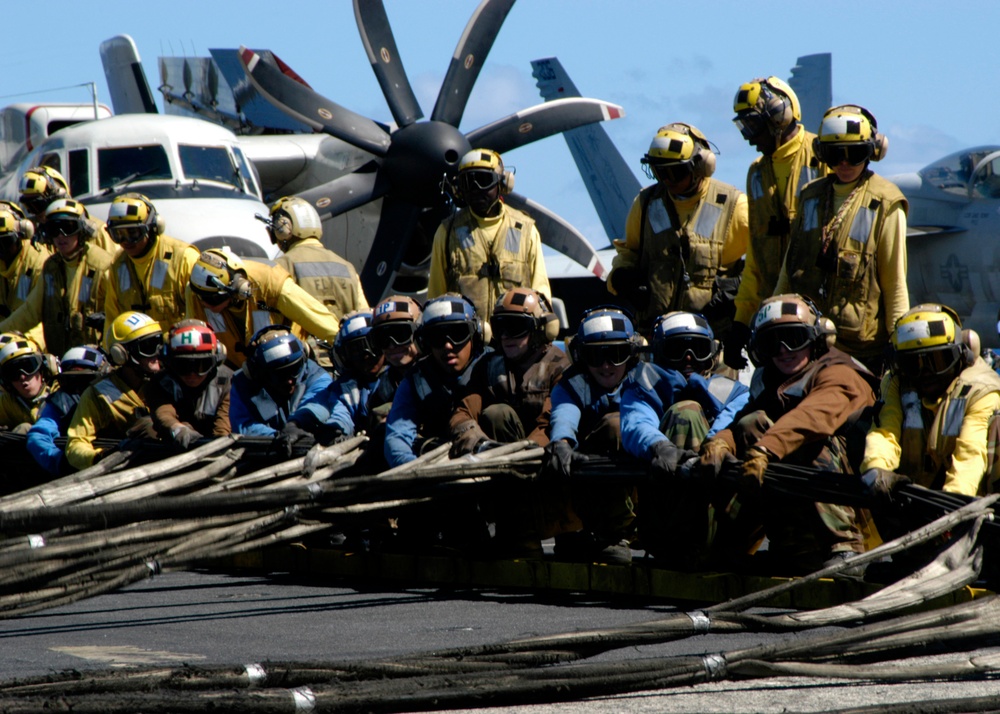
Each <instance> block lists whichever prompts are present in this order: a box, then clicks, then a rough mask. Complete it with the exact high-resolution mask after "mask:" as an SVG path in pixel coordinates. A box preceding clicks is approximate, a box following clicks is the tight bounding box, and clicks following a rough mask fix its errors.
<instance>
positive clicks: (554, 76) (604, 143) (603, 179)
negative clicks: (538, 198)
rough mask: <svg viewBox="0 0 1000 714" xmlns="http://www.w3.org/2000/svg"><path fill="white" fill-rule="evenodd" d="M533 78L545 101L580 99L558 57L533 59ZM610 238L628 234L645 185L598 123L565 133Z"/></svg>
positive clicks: (564, 135)
mask: <svg viewBox="0 0 1000 714" xmlns="http://www.w3.org/2000/svg"><path fill="white" fill-rule="evenodd" d="M531 69H532V72H531V73H532V76H533V77H535V79H536V80H537V85H538V89H539V92H540V93H541V95H542V98H543V99H544V100H545V101H547V102H548V101H551V100H555V99H566V98H569V97H579V96H580V92H579V90H578V89H577V88H576V85H574V84H573V81H572V80H571V79H570V78H569V75H568V74H567V73H566V70H564V69H563V66H562V64H561V63H560V62H559V60H558V59H556V58H555V57H548V58H546V59H537V60H533V61H532V63H531ZM563 137H565V139H566V144H567V145H568V146H569V151H570V153H571V154H572V155H573V160H574V161H575V162H576V166H577V169H579V171H580V176H581V177H582V178H583V183H584V185H585V186H586V187H587V192H588V193H589V194H590V199H591V201H592V202H593V204H594V208H595V209H596V210H597V215H598V217H599V218H600V219H601V225H603V226H604V232H605V233H607V236H608V239H609V240H613V239H615V238H621V237H622V236H624V235H625V219H626V218H627V217H628V212H629V209H630V208H631V206H632V200H633V199H634V198H635V197H636V195H638V193H639V190H640V189H641V188H642V185H641V184H640V183H639V180H638V179H636V177H635V174H633V173H632V170H631V169H629V167H628V164H627V163H626V162H625V159H624V158H622V155H621V154H620V153H619V152H618V149H617V148H615V145H614V144H613V143H612V142H611V138H610V137H609V136H608V133H607V132H606V131H605V130H604V128H603V127H602V126H600V125H598V124H591V125H589V126H581V127H577V128H575V129H571V130H569V131H565V132H563Z"/></svg>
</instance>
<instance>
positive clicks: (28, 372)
mask: <svg viewBox="0 0 1000 714" xmlns="http://www.w3.org/2000/svg"><path fill="white" fill-rule="evenodd" d="M41 369H42V357H41V355H26V356H24V357H21V358H19V359H15V360H12V361H11V362H8V363H7V364H5V365H4V366H3V372H2V375H3V379H4V381H6V382H13V381H14V380H15V379H18V378H19V377H21V376H24V377H33V376H34V375H36V374H38V373H39V372H40V371H41Z"/></svg>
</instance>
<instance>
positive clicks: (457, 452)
mask: <svg viewBox="0 0 1000 714" xmlns="http://www.w3.org/2000/svg"><path fill="white" fill-rule="evenodd" d="M451 438H452V442H451V449H450V450H449V451H448V456H449V458H452V459H457V458H459V457H461V456H465V455H466V454H474V453H476V447H477V446H478V445H479V442H481V441H487V438H486V434H485V433H484V432H483V430H482V429H480V428H479V425H478V424H476V422H474V421H472V420H471V419H470V420H468V421H465V422H463V423H462V424H460V425H459V426H457V427H455V428H454V429H452V430H451Z"/></svg>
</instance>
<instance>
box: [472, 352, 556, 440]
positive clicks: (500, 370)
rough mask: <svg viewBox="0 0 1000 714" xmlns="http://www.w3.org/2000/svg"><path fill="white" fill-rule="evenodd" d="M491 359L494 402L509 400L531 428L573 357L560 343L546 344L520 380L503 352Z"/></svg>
mask: <svg viewBox="0 0 1000 714" xmlns="http://www.w3.org/2000/svg"><path fill="white" fill-rule="evenodd" d="M488 360H489V361H488V362H487V364H486V378H487V384H488V385H489V386H488V389H489V390H490V392H491V394H492V395H493V401H494V403H502V404H509V405H510V406H511V407H512V408H513V409H514V411H516V412H517V416H518V418H519V419H520V420H521V423H522V424H523V425H524V426H525V429H528V430H529V431H530V429H531V428H532V425H534V424H535V422H536V421H537V420H538V416H539V415H540V414H541V413H542V411H543V409H544V408H545V400H546V399H547V398H548V397H549V395H550V394H551V393H552V387H554V386H555V385H556V382H557V381H559V377H561V376H562V373H563V372H564V371H565V370H566V368H567V367H569V364H570V362H569V358H568V357H567V356H566V353H565V352H563V351H562V350H561V349H559V348H558V347H555V346H554V345H546V347H545V350H544V351H543V352H542V355H541V357H539V359H538V360H537V361H536V362H535V363H534V364H532V365H531V366H530V367H528V369H527V370H525V372H524V375H523V376H522V377H521V380H520V382H518V381H517V378H516V377H515V375H514V373H513V372H512V371H510V370H509V369H508V368H507V360H506V359H505V358H504V356H503V353H501V352H494V353H493V354H491V355H489V357H488Z"/></svg>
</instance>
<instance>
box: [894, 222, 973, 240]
mask: <svg viewBox="0 0 1000 714" xmlns="http://www.w3.org/2000/svg"><path fill="white" fill-rule="evenodd" d="M966 230H967V229H966V228H963V227H962V226H910V225H908V226H906V239H907V240H911V239H913V238H917V239H920V238H934V237H937V236H944V235H954V234H956V233H965V231H966Z"/></svg>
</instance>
